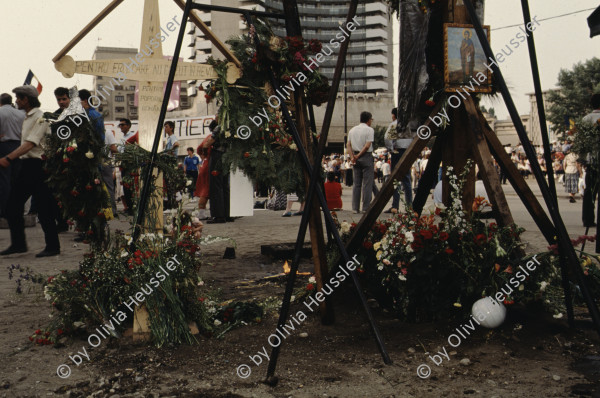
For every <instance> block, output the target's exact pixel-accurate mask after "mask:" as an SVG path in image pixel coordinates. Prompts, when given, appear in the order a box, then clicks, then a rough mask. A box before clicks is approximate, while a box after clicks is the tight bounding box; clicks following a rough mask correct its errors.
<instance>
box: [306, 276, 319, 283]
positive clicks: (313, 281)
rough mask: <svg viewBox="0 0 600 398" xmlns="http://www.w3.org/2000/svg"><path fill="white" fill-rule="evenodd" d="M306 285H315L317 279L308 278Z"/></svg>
mask: <svg viewBox="0 0 600 398" xmlns="http://www.w3.org/2000/svg"><path fill="white" fill-rule="evenodd" d="M308 283H317V278H315V277H314V276H311V277H310V278H308Z"/></svg>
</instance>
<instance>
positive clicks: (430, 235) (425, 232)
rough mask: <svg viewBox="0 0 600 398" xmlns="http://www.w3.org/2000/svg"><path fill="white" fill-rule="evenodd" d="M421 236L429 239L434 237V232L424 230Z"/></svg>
mask: <svg viewBox="0 0 600 398" xmlns="http://www.w3.org/2000/svg"><path fill="white" fill-rule="evenodd" d="M420 234H421V236H422V237H423V239H425V240H428V239H432V238H433V234H432V233H431V231H429V230H425V229H424V230H422V231H421V232H420Z"/></svg>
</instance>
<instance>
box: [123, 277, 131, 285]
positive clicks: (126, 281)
mask: <svg viewBox="0 0 600 398" xmlns="http://www.w3.org/2000/svg"><path fill="white" fill-rule="evenodd" d="M123 280H124V281H125V283H127V284H130V283H131V281H130V280H129V279H127V277H124V278H123Z"/></svg>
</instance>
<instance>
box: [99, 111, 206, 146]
mask: <svg viewBox="0 0 600 398" xmlns="http://www.w3.org/2000/svg"><path fill="white" fill-rule="evenodd" d="M214 119H215V115H208V116H198V117H182V118H177V119H165V122H167V121H171V122H173V123H175V135H176V136H177V138H178V139H179V140H180V141H185V140H195V139H200V140H203V139H204V138H205V137H206V136H207V135H208V134H209V133H210V131H209V130H208V126H209V125H210V123H211V122H212V121H213V120H214ZM104 128H105V129H106V132H107V133H108V132H113V133H114V135H115V138H116V139H117V142H121V139H122V138H123V133H121V129H120V128H119V121H108V122H106V121H105V122H104ZM137 130H138V122H137V120H132V121H131V129H129V131H133V132H136V131H137ZM162 131H163V132H162V136H161V142H162V141H164V140H165V138H166V134H165V133H164V127H163V129H162ZM159 150H161V147H159Z"/></svg>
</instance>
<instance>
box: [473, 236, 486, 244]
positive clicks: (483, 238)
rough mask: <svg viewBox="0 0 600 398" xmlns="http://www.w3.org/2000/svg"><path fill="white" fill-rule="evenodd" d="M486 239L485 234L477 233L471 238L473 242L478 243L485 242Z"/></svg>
mask: <svg viewBox="0 0 600 398" xmlns="http://www.w3.org/2000/svg"><path fill="white" fill-rule="evenodd" d="M486 241H487V238H486V236H485V234H477V236H475V237H474V238H473V242H475V243H476V244H478V245H480V244H482V243H485V242H486Z"/></svg>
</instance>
